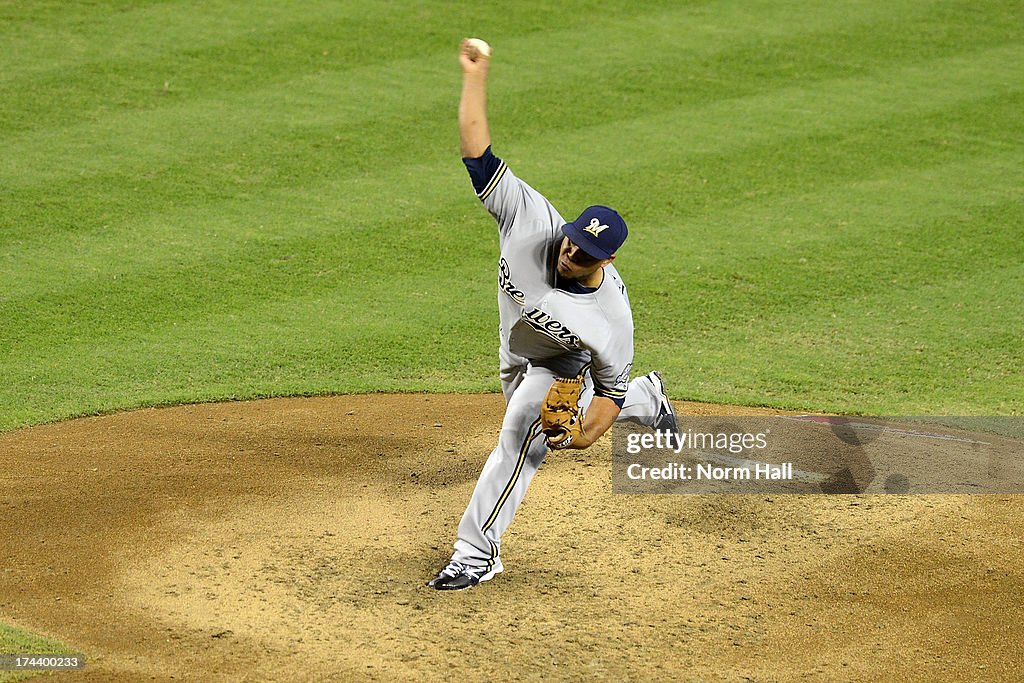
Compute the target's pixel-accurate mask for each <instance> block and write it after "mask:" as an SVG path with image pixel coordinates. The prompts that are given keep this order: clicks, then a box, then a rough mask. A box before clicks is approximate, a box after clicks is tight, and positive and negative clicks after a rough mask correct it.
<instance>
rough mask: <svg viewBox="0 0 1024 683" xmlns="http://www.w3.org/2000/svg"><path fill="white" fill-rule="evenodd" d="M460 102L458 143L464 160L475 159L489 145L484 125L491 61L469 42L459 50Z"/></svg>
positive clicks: (488, 130) (489, 135)
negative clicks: (460, 72) (488, 71)
mask: <svg viewBox="0 0 1024 683" xmlns="http://www.w3.org/2000/svg"><path fill="white" fill-rule="evenodd" d="M459 64H460V65H461V66H462V99H461V100H459V144H460V146H461V149H462V156H463V158H470V159H476V158H478V157H480V156H482V155H483V153H484V152H485V151H486V150H487V148H488V147H489V146H490V145H491V131H490V129H489V128H488V126H487V69H488V67H490V64H491V60H490V58H489V57H484V56H483V55H482V54H480V51H479V50H477V48H476V47H475V46H474V45H473V44H472V43H471V42H470V41H469V39H466V40H463V41H462V47H461V49H460V51H459Z"/></svg>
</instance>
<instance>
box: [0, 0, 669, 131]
mask: <svg viewBox="0 0 1024 683" xmlns="http://www.w3.org/2000/svg"><path fill="white" fill-rule="evenodd" d="M34 5H38V3H33V4H31V5H22V6H20V7H18V8H16V10H17V12H18V13H19V14H18V16H16V17H9V18H8V20H7V23H5V24H4V25H3V26H2V27H0V36H3V37H4V42H5V44H6V45H7V46H8V50H6V51H5V55H4V56H3V58H2V59H0V63H2V64H3V65H4V69H3V73H2V74H0V97H2V98H3V100H4V101H5V102H7V103H8V106H6V107H5V108H4V109H3V110H2V111H0V130H8V131H15V130H17V131H25V130H35V129H40V128H49V127H53V126H54V125H65V126H66V125H70V124H73V123H76V122H89V121H96V120H99V119H102V118H104V117H105V116H107V115H108V114H111V113H117V112H124V111H126V110H127V111H138V110H149V109H153V108H160V107H165V106H167V105H173V104H174V103H176V102H179V101H180V100H181V98H190V99H196V98H199V97H203V98H208V99H210V100H213V101H218V100H219V99H220V98H222V97H223V96H225V95H227V94H229V93H238V92H247V91H252V90H254V89H256V88H263V87H268V86H272V85H273V84H279V83H282V82H289V81H295V80H296V79H305V78H307V77H309V76H311V75H315V74H317V73H320V72H323V71H336V70H339V69H340V70H348V69H352V68H354V67H359V66H369V65H374V64H380V63H387V62H393V61H395V60H417V59H420V58H421V56H422V55H423V54H424V53H437V52H439V51H443V50H445V49H447V51H448V54H449V56H450V53H451V50H452V49H453V44H457V41H458V39H459V38H460V37H461V34H460V33H459V32H460V30H467V31H468V30H469V29H470V28H471V27H472V28H475V29H477V30H483V31H487V30H492V31H494V32H495V34H497V32H498V31H500V34H501V36H502V37H503V38H505V39H508V40H513V39H515V37H517V36H519V35H523V34H526V33H529V32H535V31H538V30H544V28H545V27H544V26H543V25H538V23H537V22H536V21H535V19H534V18H533V17H534V16H535V14H536V13H537V12H538V11H543V12H544V14H545V15H547V16H548V17H549V21H550V24H548V25H549V26H560V27H575V26H576V24H578V23H586V22H587V16H586V15H585V14H582V13H580V12H578V11H575V10H574V9H573V8H571V7H569V6H567V5H550V4H544V3H541V2H536V1H534V2H522V3H518V4H517V8H516V12H505V13H499V12H492V13H486V12H485V13H481V12H480V11H479V9H478V8H470V7H468V6H465V5H462V4H459V3H447V4H441V3H433V4H429V5H425V4H423V3H409V2H407V3H365V2H351V3H338V2H315V3H311V2H305V3H301V4H295V3H291V4H287V3H285V4H282V3H270V2H259V3H244V4H240V3H230V2H227V3H225V2H217V3H203V4H201V5H194V4H192V3H184V2H177V3H160V4H157V5H150V6H146V7H137V6H128V7H120V6H116V5H111V4H110V3H107V5H108V6H107V7H103V6H100V7H97V6H95V5H91V6H90V10H91V11H90V12H88V13H87V14H85V15H84V16H83V15H81V14H79V13H75V12H74V7H73V6H72V7H70V8H68V9H69V10H70V11H69V14H70V15H71V16H70V17H68V16H64V14H63V13H47V12H46V11H45V10H43V11H39V8H38V6H34ZM656 7H657V5H656V4H651V3H647V4H645V5H643V6H642V9H641V6H639V5H636V4H635V3H613V4H611V5H609V6H608V7H607V8H606V11H607V12H608V14H609V15H610V16H611V17H614V18H616V19H619V20H628V19H629V18H630V17H631V15H633V14H635V13H637V12H640V11H648V12H649V11H652V10H653V9H655V8H656ZM499 15H500V16H499ZM27 92H31V93H32V96H31V97H24V96H20V95H24V93H27Z"/></svg>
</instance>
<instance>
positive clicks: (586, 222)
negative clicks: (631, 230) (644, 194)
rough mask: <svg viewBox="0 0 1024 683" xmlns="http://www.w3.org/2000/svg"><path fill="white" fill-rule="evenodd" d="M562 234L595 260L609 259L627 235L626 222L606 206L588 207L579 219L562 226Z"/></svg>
mask: <svg viewBox="0 0 1024 683" xmlns="http://www.w3.org/2000/svg"><path fill="white" fill-rule="evenodd" d="M562 232H563V233H565V236H566V237H568V238H569V239H570V240H571V241H572V242H573V244H575V245H576V246H578V247H579V248H580V249H582V250H583V251H585V252H586V253H588V254H590V255H591V256H593V257H594V258H596V259H606V258H611V257H612V255H613V254H614V253H615V250H616V249H618V248H619V247H621V246H622V243H623V242H625V241H626V234H627V231H626V221H624V220H622V216H620V215H619V214H618V212H617V211H615V209H610V208H608V207H607V206H588V207H587V208H586V209H584V211H583V213H581V214H580V217H579V218H577V219H576V220H574V221H572V222H571V223H566V224H565V225H563V226H562Z"/></svg>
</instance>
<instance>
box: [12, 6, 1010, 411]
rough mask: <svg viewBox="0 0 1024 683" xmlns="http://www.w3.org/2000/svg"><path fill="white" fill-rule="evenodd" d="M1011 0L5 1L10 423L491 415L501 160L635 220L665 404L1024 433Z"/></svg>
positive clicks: (567, 203)
mask: <svg viewBox="0 0 1024 683" xmlns="http://www.w3.org/2000/svg"><path fill="white" fill-rule="evenodd" d="M1022 14H1024V12H1022V9H1021V6H1020V3H1019V2H1018V1H1016V0H1014V1H1009V2H998V1H987V2H924V1H922V2H914V3H889V2H881V1H856V2H836V3H795V2H749V1H748V0H743V1H736V2H727V1H723V2H693V3H685V4H681V3H675V2H672V3H634V2H602V3H594V2H584V3H568V4H562V5H552V4H550V3H547V2H544V3H540V2H536V3H518V4H517V5H516V9H515V10H514V11H511V12H503V11H500V10H499V9H497V8H490V6H479V5H472V4H466V3H454V2H447V3H428V4H421V3H401V2H394V3H372V4H371V3H360V2H351V3H336V2H307V3H301V4H292V3H270V2H259V3H240V2H210V3H201V4H198V5H197V4H195V3H185V2H159V3H157V2H89V3H63V2H32V3H20V2H2V3H0V17H2V20H0V27H2V28H0V31H2V39H3V44H4V46H5V49H4V50H3V51H2V55H0V65H2V68H0V98H2V101H3V106H2V107H0V137H2V141H3V149H4V154H3V155H2V156H0V376H2V378H3V382H2V383H0V430H7V429H12V428H16V427H19V426H22V425H27V424H33V423H39V422H44V421H51V420H57V419H61V418H65V417H68V416H72V415H80V414H86V413H92V412H99V411H110V410H118V409H125V408H131V407H136V406H145V405H156V404H166V403H177V402H191V401H209V400H217V399H223V398H249V397H258V396H270V395H285V394H320V393H347V392H367V391H460V392H462V391H465V392H477V391H494V390H497V388H498V382H497V377H496V358H495V356H496V354H495V352H496V333H495V327H496V324H497V323H496V321H497V314H496V308H495V251H496V237H495V234H494V230H493V228H492V222H491V219H490V218H489V216H487V214H486V212H485V211H484V210H483V209H482V208H481V207H480V206H479V205H478V202H477V201H476V199H475V198H474V196H473V191H472V189H471V186H470V184H469V180H468V177H467V176H466V174H465V171H464V169H463V168H462V164H461V163H460V161H459V158H458V133H457V126H456V120H455V115H456V106H457V101H458V94H459V86H460V73H459V68H458V65H457V61H456V50H457V46H458V42H459V40H460V39H461V38H462V37H464V36H467V35H478V36H480V37H483V38H485V39H487V40H489V41H490V42H491V43H492V45H493V46H494V48H495V57H494V62H493V66H492V69H491V96H490V111H491V123H492V132H493V137H494V148H495V151H496V152H497V153H498V154H499V155H501V156H503V157H504V158H505V159H506V160H507V161H508V162H509V164H510V165H511V166H512V167H513V168H514V169H515V170H516V172H517V173H518V174H519V175H520V176H521V177H523V178H524V179H526V180H527V181H528V182H530V183H531V184H533V185H534V186H535V187H537V188H538V189H540V190H541V191H542V192H544V193H545V194H546V195H547V196H548V197H549V198H550V199H551V200H552V202H553V203H554V204H555V206H556V207H558V208H559V209H560V210H561V212H562V213H563V214H564V215H566V216H569V215H572V216H575V215H576V213H577V212H578V211H579V210H581V209H582V208H583V207H585V206H586V205H588V204H591V203H607V204H611V205H612V206H615V207H617V208H619V209H620V210H621V212H622V213H623V214H624V216H625V217H626V219H627V221H628V222H629V224H630V226H631V230H632V237H631V239H630V241H629V242H627V245H626V248H624V250H623V251H622V252H621V253H620V257H619V260H618V261H617V264H618V265H619V268H620V271H621V272H622V273H623V275H624V277H625V278H626V281H627V283H628V284H629V286H630V294H631V299H632V302H633V311H634V319H635V323H636V330H637V340H636V341H637V358H636V367H637V369H640V370H643V371H646V370H647V369H651V368H662V369H664V370H665V373H666V377H667V378H668V379H669V381H670V389H671V392H672V394H673V396H674V397H676V398H685V399H697V400H706V401H718V402H729V403H739V404H751V405H753V404H757V405H771V406H777V407H790V408H805V409H820V410H829V411H840V412H850V413H854V412H856V413H888V414H912V413H932V414H940V413H943V414H1020V413H1021V412H1022V410H1024V379H1022V374H1021V372H1020V368H1021V366H1022V365H1024V351H1022V350H1021V340H1022V337H1024V315H1022V313H1024V202H1022V199H1024V143H1022V140H1024V117H1022V116H1021V115H1020V112H1021V111H1022V110H1024V79H1022V78H1021V74H1022V73H1024V40H1022V38H1024V21H1022Z"/></svg>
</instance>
